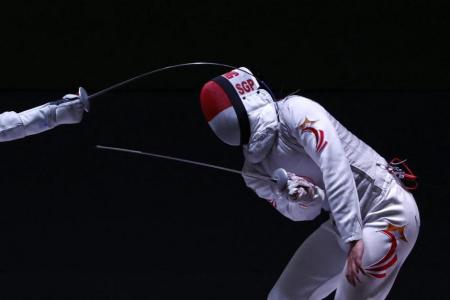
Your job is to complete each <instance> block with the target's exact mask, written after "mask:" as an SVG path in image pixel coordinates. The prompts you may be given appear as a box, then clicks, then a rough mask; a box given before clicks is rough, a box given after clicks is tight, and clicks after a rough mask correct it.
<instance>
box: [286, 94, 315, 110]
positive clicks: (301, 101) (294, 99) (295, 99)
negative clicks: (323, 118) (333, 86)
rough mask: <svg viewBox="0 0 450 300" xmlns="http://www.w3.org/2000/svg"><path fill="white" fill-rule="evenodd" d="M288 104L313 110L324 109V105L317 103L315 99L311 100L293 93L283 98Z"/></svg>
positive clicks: (292, 106)
mask: <svg viewBox="0 0 450 300" xmlns="http://www.w3.org/2000/svg"><path fill="white" fill-rule="evenodd" d="M282 101H283V102H284V103H285V104H286V105H287V106H289V107H291V108H302V109H311V110H314V109H316V110H322V109H323V107H322V106H321V105H320V104H319V103H317V102H316V101H314V100H311V99H309V98H306V97H303V96H299V95H292V96H289V97H286V98H285V99H283V100H282Z"/></svg>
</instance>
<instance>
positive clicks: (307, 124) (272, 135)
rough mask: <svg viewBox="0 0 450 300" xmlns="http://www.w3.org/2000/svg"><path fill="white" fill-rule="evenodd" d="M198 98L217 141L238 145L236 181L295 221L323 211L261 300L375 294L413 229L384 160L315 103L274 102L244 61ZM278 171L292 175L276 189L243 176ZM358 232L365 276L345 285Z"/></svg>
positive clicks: (386, 283)
mask: <svg viewBox="0 0 450 300" xmlns="http://www.w3.org/2000/svg"><path fill="white" fill-rule="evenodd" d="M200 103H201V107H202V110H203V113H204V115H205V118H206V120H207V121H208V124H209V125H210V127H211V129H212V130H213V131H214V133H215V134H216V135H217V136H218V137H219V138H220V139H221V140H222V141H223V142H224V143H226V144H228V145H232V146H237V145H243V149H244V156H245V164H244V167H243V174H244V180H245V182H246V184H247V185H248V186H249V187H250V188H251V189H253V190H254V191H255V192H256V193H257V194H258V196H259V197H261V198H263V199H266V200H268V201H269V202H270V203H271V204H272V205H273V206H274V207H275V208H276V209H277V210H278V211H279V212H280V213H281V214H283V215H284V216H286V217H288V218H290V219H292V220H294V221H304V220H312V219H314V218H315V217H317V216H318V215H319V214H320V212H321V210H322V209H324V210H326V211H329V213H330V220H329V221H327V222H325V223H324V224H323V225H322V226H321V227H320V228H319V229H317V230H316V231H315V232H314V233H313V234H312V235H311V236H310V237H309V238H308V239H307V240H306V241H304V243H303V244H302V245H301V246H300V248H299V249H298V251H297V252H296V253H295V255H294V256H293V258H292V259H291V261H290V262H289V264H288V265H287V267H286V268H285V270H284V272H283V274H282V275H281V277H280V278H279V280H278V282H277V283H276V284H275V286H274V288H273V289H272V291H271V292H270V294H269V299H270V300H287V299H322V298H323V297H326V296H327V295H328V294H330V293H331V292H332V291H333V290H335V289H337V291H336V298H337V299H345V300H351V299H358V300H361V299H384V298H385V297H386V295H387V294H388V293H389V290H390V288H391V287H392V284H393V282H394V280H395V277H396V275H397V273H398V271H399V269H400V267H401V265H402V264H403V262H404V260H405V259H406V257H407V256H408V254H409V252H410V251H411V249H412V248H413V246H414V243H415V241H416V239H417V235H418V232H419V226H420V225H419V223H420V220H419V212H418V209H417V206H416V204H415V202H414V198H413V197H412V195H411V194H410V193H409V192H408V191H407V190H405V189H404V188H403V187H402V185H401V182H399V181H398V180H399V179H398V178H397V177H396V176H394V175H393V169H392V168H391V166H389V164H388V163H387V162H386V160H385V159H383V158H382V157H381V156H380V155H378V153H376V152H375V151H374V150H373V149H372V148H370V147H369V146H367V145H366V144H365V143H363V142H362V141H361V140H359V139H358V138H357V137H355V136H354V135H353V134H351V133H350V132H349V131H348V130H347V129H345V128H344V127H343V126H342V125H341V124H340V123H339V122H338V121H336V120H335V119H334V118H333V117H332V116H331V115H330V114H329V113H328V112H327V111H326V110H325V109H324V108H323V107H322V106H320V105H319V104H318V103H316V102H314V101H311V100H309V99H306V98H303V97H300V96H292V97H288V98H286V99H284V100H281V101H278V102H274V101H273V97H272V95H271V93H270V91H269V90H268V89H267V86H266V85H265V84H264V83H263V82H260V81H259V80H258V79H257V78H256V77H254V76H253V74H252V73H251V72H250V70H248V69H246V68H239V69H235V70H232V71H230V72H228V73H226V74H223V75H221V76H218V77H216V78H214V79H212V80H210V81H209V82H207V83H206V84H205V85H204V86H203V88H202V90H201V93H200ZM279 168H283V169H285V170H286V171H287V172H288V173H290V174H295V175H296V176H292V175H289V176H291V177H290V180H291V181H290V182H289V181H288V184H287V187H286V189H284V190H282V191H279V190H278V187H277V186H276V185H275V184H271V183H269V182H268V181H265V180H261V179H258V178H256V177H250V176H245V174H259V175H262V176H266V177H267V176H269V177H270V176H271V175H272V174H274V171H275V170H277V169H279ZM388 168H389V169H388ZM408 171H410V170H409V169H408ZM403 175H405V176H409V175H413V174H403ZM299 176H300V177H301V178H303V179H308V181H309V182H312V183H313V184H314V185H315V187H314V190H315V194H316V195H315V196H314V197H307V198H306V200H307V201H305V200H303V199H301V197H302V196H300V199H299V198H298V195H300V194H301V193H299V194H298V195H295V184H296V182H294V181H293V180H292V179H293V178H295V177H297V178H298V177H299ZM411 177H413V176H411ZM293 184H294V186H293ZM293 188H294V190H293ZM300 188H303V187H301V185H300ZM303 192H305V191H303ZM303 194H304V193H303ZM308 194H309V193H308ZM292 195H295V197H292ZM361 239H362V240H363V242H364V255H363V258H362V265H363V268H364V269H365V273H366V275H362V274H359V279H360V280H361V283H357V286H356V287H354V286H352V285H350V284H349V283H348V281H347V279H346V277H345V273H344V271H345V264H346V261H347V255H348V251H349V248H350V242H351V241H356V240H361Z"/></svg>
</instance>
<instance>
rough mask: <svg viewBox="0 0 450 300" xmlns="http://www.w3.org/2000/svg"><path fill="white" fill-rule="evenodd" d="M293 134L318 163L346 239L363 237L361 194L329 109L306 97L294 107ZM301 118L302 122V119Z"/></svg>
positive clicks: (332, 211) (333, 211) (352, 239)
mask: <svg viewBox="0 0 450 300" xmlns="http://www.w3.org/2000/svg"><path fill="white" fill-rule="evenodd" d="M293 111H294V112H295V111H297V114H296V113H294V114H293V116H296V117H297V118H295V119H296V121H294V120H293V122H295V123H294V124H295V125H296V127H295V128H292V130H293V135H294V136H295V137H296V139H297V140H298V142H299V144H300V145H301V146H302V147H303V149H304V150H305V152H306V153H307V154H308V155H309V156H310V157H311V159H312V160H313V161H314V162H315V163H316V164H317V165H318V166H319V168H320V170H321V172H322V178H323V182H324V186H325V193H326V197H327V200H328V204H329V207H330V211H331V215H332V217H333V219H334V221H335V223H336V227H337V229H338V231H339V233H340V236H341V238H342V239H343V240H344V241H345V242H350V241H354V240H359V239H361V238H362V221H361V213H360V207H359V198H358V194H357V191H356V184H355V181H354V177H353V173H352V170H351V168H350V164H349V162H348V160H347V157H346V154H345V152H344V149H343V146H342V144H341V141H340V139H339V137H338V134H337V132H336V130H335V128H334V126H333V124H332V123H331V121H330V120H329V118H328V115H327V112H326V111H325V110H324V109H323V108H322V107H321V106H320V105H318V104H317V103H315V102H312V101H311V102H309V101H305V102H303V103H302V104H300V105H298V106H297V107H295V108H294V109H293ZM299 121H300V122H299Z"/></svg>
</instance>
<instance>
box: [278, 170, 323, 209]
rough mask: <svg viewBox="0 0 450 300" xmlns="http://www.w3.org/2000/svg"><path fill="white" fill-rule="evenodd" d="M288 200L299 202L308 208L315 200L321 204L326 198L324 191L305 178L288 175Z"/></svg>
mask: <svg viewBox="0 0 450 300" xmlns="http://www.w3.org/2000/svg"><path fill="white" fill-rule="evenodd" d="M286 188H287V193H288V196H287V199H288V200H289V201H293V202H298V203H299V204H300V205H302V206H305V207H308V206H309V205H310V204H311V203H312V202H313V201H314V200H317V201H319V202H321V200H323V197H324V193H323V191H322V190H321V189H320V188H318V187H317V186H316V185H314V184H313V183H312V182H311V181H310V180H308V179H306V178H305V177H301V176H297V175H295V174H293V173H288V182H287V187H286Z"/></svg>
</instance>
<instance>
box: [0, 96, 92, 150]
mask: <svg viewBox="0 0 450 300" xmlns="http://www.w3.org/2000/svg"><path fill="white" fill-rule="evenodd" d="M80 92H83V89H82V88H80ZM88 110H89V102H88V100H87V98H84V99H83V98H80V96H79V95H74V94H67V95H65V96H64V97H63V99H60V100H57V101H53V102H48V103H46V104H44V105H41V106H38V107H35V108H32V109H29V110H26V111H23V112H20V113H16V112H14V111H7V112H4V113H2V114H0V142H6V141H11V140H17V139H21V138H24V137H26V136H29V135H33V134H38V133H41V132H43V131H47V130H50V129H52V128H54V127H56V126H58V125H62V124H74V123H79V122H81V120H82V118H83V114H84V112H85V111H88Z"/></svg>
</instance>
